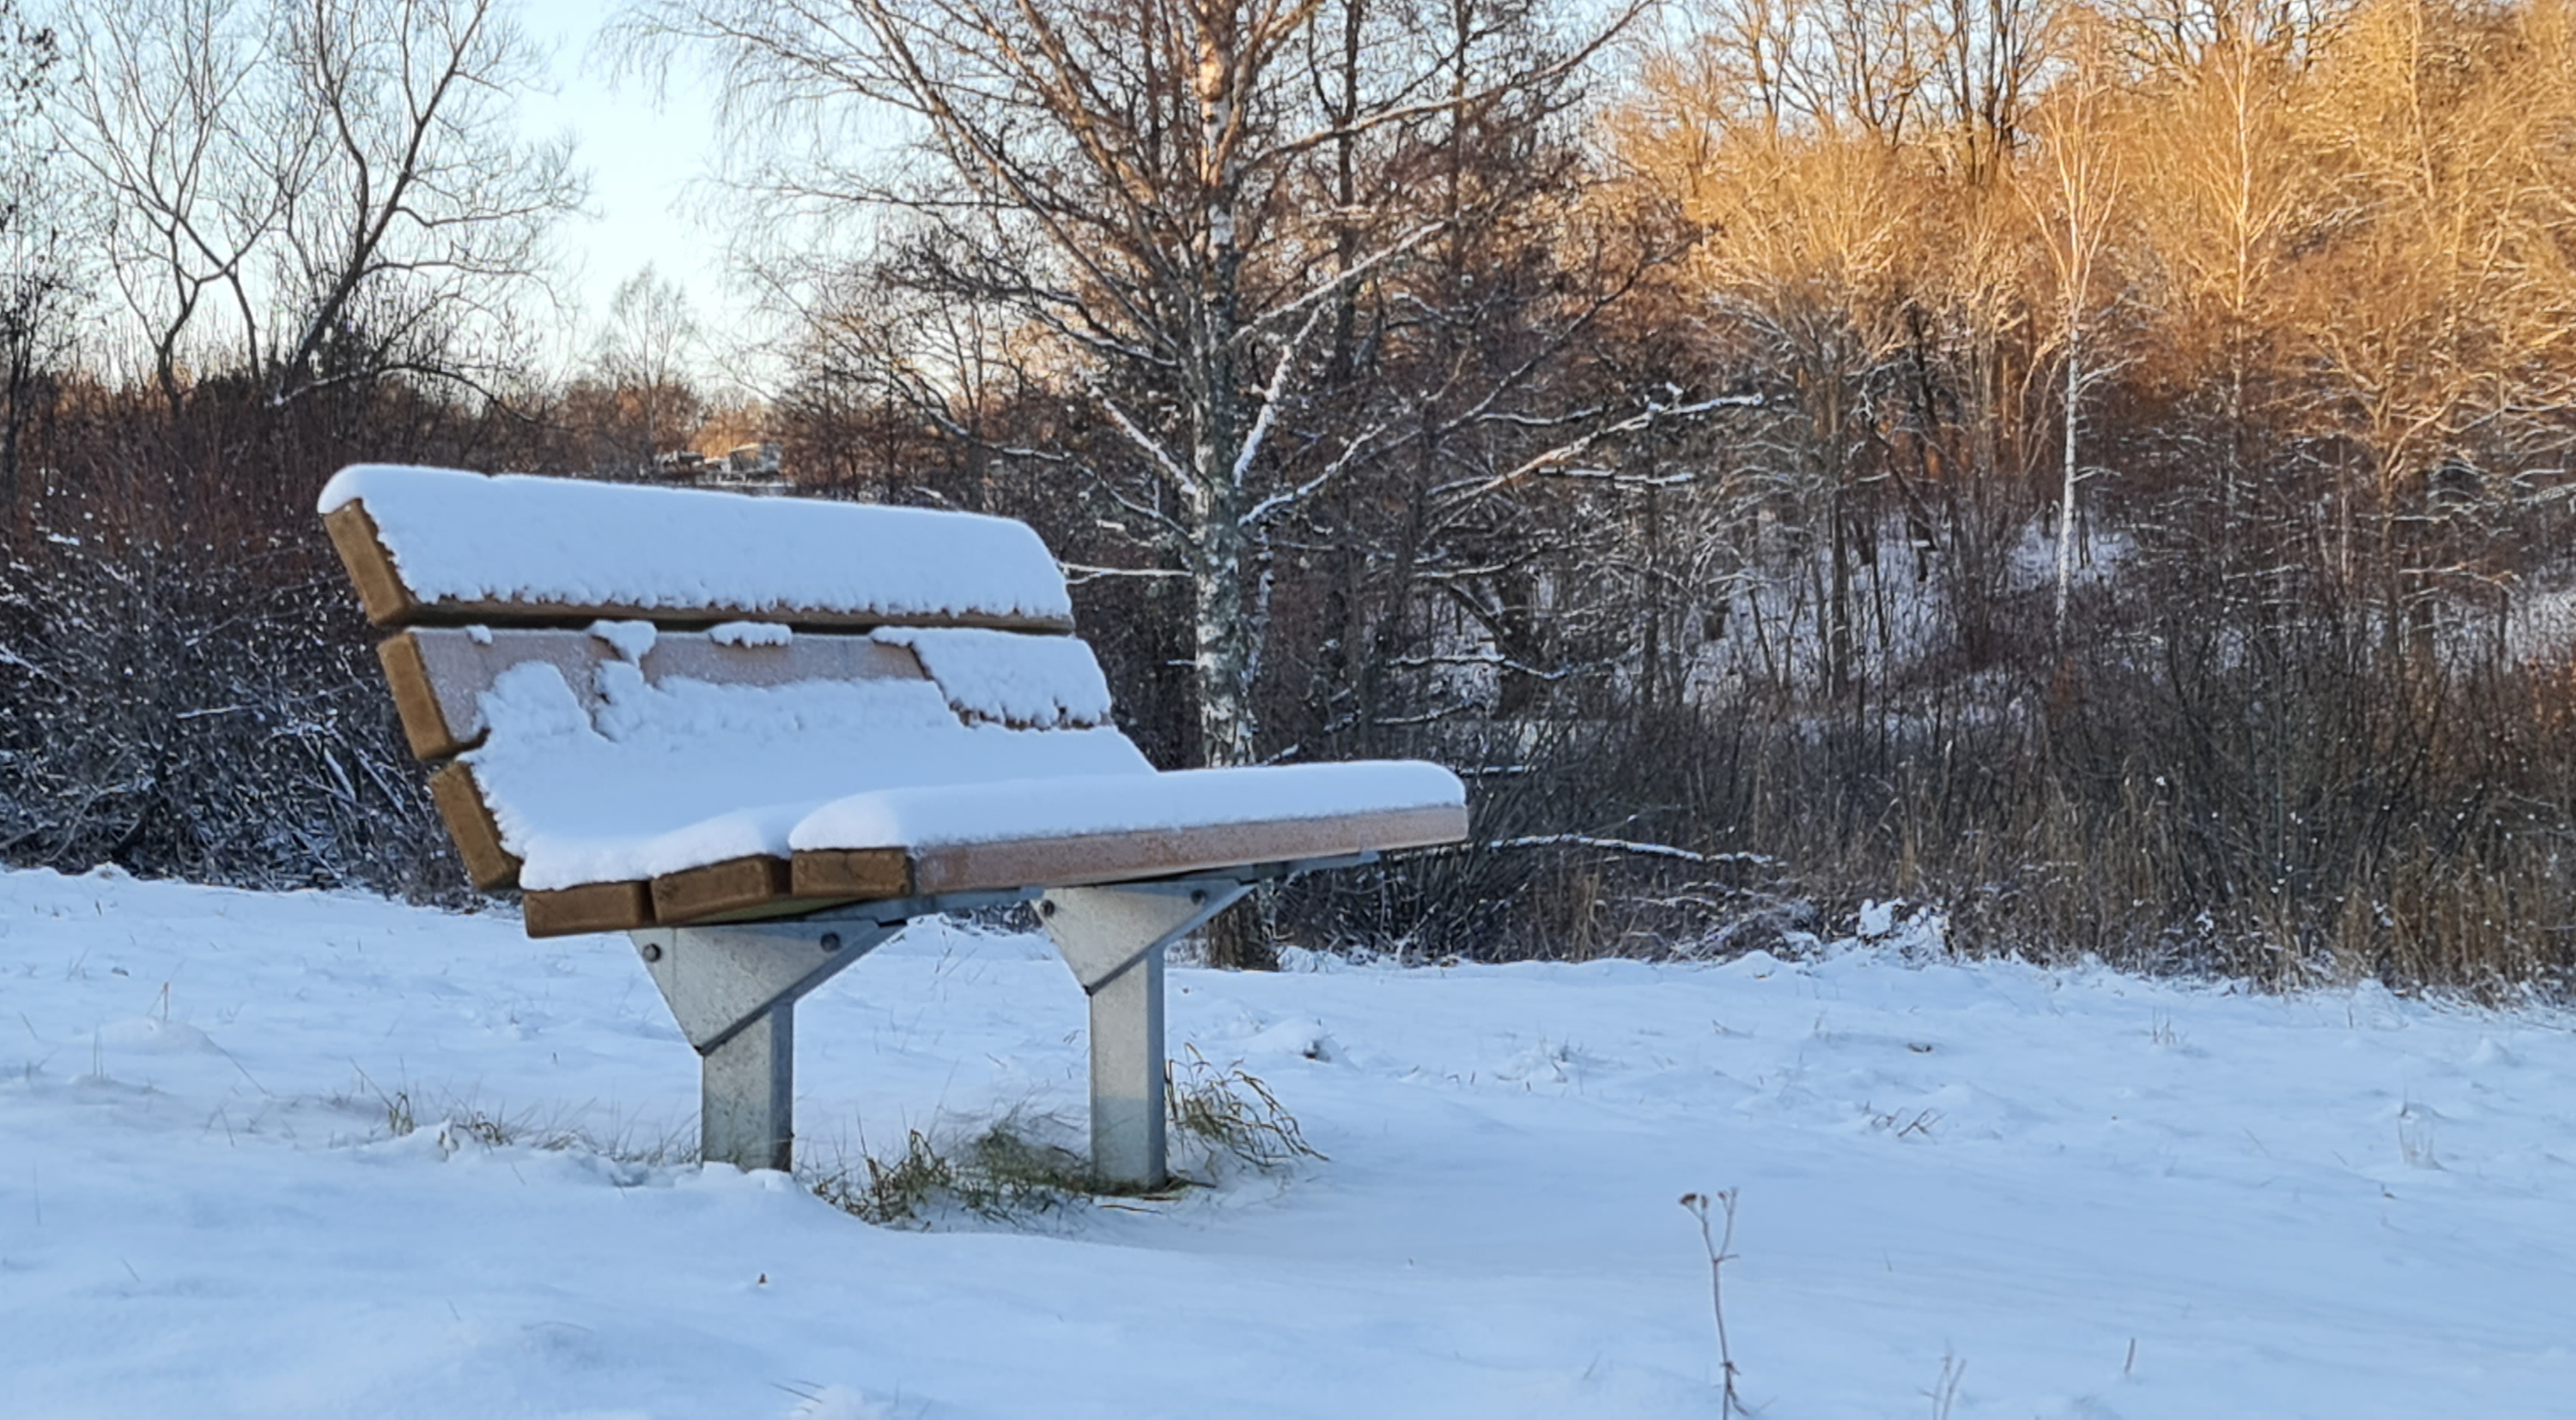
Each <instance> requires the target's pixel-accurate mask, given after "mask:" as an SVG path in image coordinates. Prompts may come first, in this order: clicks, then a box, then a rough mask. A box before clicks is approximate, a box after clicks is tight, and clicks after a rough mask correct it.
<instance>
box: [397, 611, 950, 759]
mask: <svg viewBox="0 0 2576 1420" xmlns="http://www.w3.org/2000/svg"><path fill="white" fill-rule="evenodd" d="M616 654H617V653H616V650H615V648H613V647H611V646H610V645H609V644H608V643H607V642H605V641H602V640H601V639H599V638H598V637H596V636H593V635H591V634H589V633H588V632H586V631H565V630H558V629H532V628H528V627H497V628H488V629H485V630H482V631H480V632H472V631H466V630H462V629H459V628H454V627H422V628H415V629H413V630H408V631H403V632H400V633H397V634H396V635H394V636H391V637H388V638H386V640H385V642H384V643H383V644H382V645H380V646H378V647H377V648H376V655H377V659H379V660H380V661H382V662H383V664H384V668H385V682H386V684H388V685H390V686H391V687H392V688H393V693H394V706H395V708H396V709H398V710H400V711H401V712H402V722H403V734H404V736H405V738H407V739H408V740H409V741H410V742H411V751H412V753H413V754H415V755H418V756H420V757H421V758H423V759H442V758H445V757H447V756H449V755H454V754H461V753H463V752H464V751H466V750H468V749H471V748H473V747H474V746H475V745H476V744H478V743H480V742H481V741H482V739H483V735H484V733H485V730H486V726H485V725H484V723H483V703H482V697H483V693H484V692H485V691H488V690H490V689H491V688H492V684H493V682H494V681H496V680H498V679H499V678H500V676H501V674H502V673H503V672H505V671H508V670H510V669H511V668H513V667H515V666H520V665H525V664H527V663H528V662H530V661H543V662H544V663H546V664H547V665H550V666H553V667H554V668H555V669H556V670H557V671H559V672H561V673H562V675H563V678H564V684H565V685H566V686H568V687H570V688H571V690H572V692H573V694H574V695H575V696H576V697H577V698H579V699H580V700H581V701H582V703H583V706H584V708H585V709H590V710H594V711H595V710H596V709H597V708H598V703H597V702H598V676H597V670H598V667H599V666H600V665H601V664H603V663H605V662H607V661H610V660H613V659H615V657H616ZM641 669H642V671H643V672H644V679H645V680H646V681H647V682H648V683H651V684H655V685H658V684H660V683H662V682H663V681H664V680H666V679H669V678H672V677H685V678H687V679H690V680H703V681H711V682H714V683H716V684H719V685H786V684H791V683H793V682H797V681H809V680H841V681H850V680H923V679H927V677H926V676H925V675H924V674H923V672H922V669H921V662H920V660H919V659H918V658H916V657H915V656H914V655H913V653H912V652H910V651H908V650H906V649H904V648H903V647H901V646H888V645H881V644H879V643H877V642H875V641H871V640H869V639H867V638H866V637H864V636H833V635H808V636H799V637H797V638H796V639H794V640H792V641H790V642H788V643H787V644H786V645H783V646H737V645H731V644H727V643H721V642H716V641H711V640H709V639H707V638H706V637H705V636H703V635H700V634H698V633H696V632H675V633H673V634H671V635H669V636H663V637H658V638H656V639H655V641H654V642H653V649H651V650H650V651H647V652H645V653H644V659H643V662H642V665H641Z"/></svg>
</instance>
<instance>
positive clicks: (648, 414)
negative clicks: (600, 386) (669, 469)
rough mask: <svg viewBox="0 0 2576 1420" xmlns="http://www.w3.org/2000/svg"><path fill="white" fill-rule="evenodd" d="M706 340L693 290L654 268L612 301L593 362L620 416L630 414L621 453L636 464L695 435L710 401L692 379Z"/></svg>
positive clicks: (628, 282)
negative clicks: (693, 304) (693, 305)
mask: <svg viewBox="0 0 2576 1420" xmlns="http://www.w3.org/2000/svg"><path fill="white" fill-rule="evenodd" d="M702 339H703V332H701V331H700V329H699V327H698V318H697V313H696V312H695V311H693V310H692V309H691V308H690V306H689V294H688V292H687V291H685V290H683V289H681V287H680V285H679V284H678V283H677V282H674V281H672V280H671V279H670V278H669V277H666V276H664V275H662V274H661V273H660V272H658V271H655V270H654V269H653V267H652V266H651V265H650V264H649V263H648V264H646V266H645V267H644V269H643V270H641V271H638V272H636V273H635V274H634V275H632V276H629V277H627V278H626V279H625V280H624V281H621V282H619V283H617V290H616V291H615V292H613V293H612V294H611V295H610V296H609V298H608V320H607V323H606V325H605V326H603V327H602V329H601V330H600V332H599V342H598V346H597V349H596V351H595V353H594V354H593V356H592V360H593V363H594V364H595V365H596V366H597V367H598V369H599V372H600V374H601V375H602V376H603V377H605V379H606V380H607V383H608V385H609V388H610V389H611V390H612V391H613V392H614V394H615V396H616V398H617V401H618V403H619V404H620V405H621V406H622V407H623V410H622V412H629V413H631V414H632V429H631V431H630V434H629V436H628V437H626V438H624V439H623V440H622V441H621V443H622V447H621V449H620V452H621V453H622V454H624V455H625V457H626V461H627V462H628V463H629V464H630V465H632V464H636V463H641V462H644V461H646V460H649V459H651V458H652V457H653V456H654V455H655V454H658V453H661V452H664V451H666V450H670V449H676V448H678V447H680V445H681V444H682V443H684V442H685V441H686V440H687V439H688V438H689V436H690V435H691V434H692V433H694V432H695V431H696V427H697V422H698V415H699V413H700V411H701V409H702V407H703V404H704V401H703V399H702V398H701V396H700V395H699V393H698V390H697V386H696V382H695V379H694V378H693V377H694V375H695V374H696V367H697V362H698V360H699V358H700V356H701V354H702V353H703V351H702V346H701V342H702Z"/></svg>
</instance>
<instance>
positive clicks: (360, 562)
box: [322, 503, 416, 626]
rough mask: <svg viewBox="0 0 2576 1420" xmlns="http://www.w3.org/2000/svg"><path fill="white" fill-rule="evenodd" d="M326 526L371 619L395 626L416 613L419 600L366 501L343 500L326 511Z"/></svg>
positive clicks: (360, 603) (359, 598)
mask: <svg viewBox="0 0 2576 1420" xmlns="http://www.w3.org/2000/svg"><path fill="white" fill-rule="evenodd" d="M322 527H323V530H324V531H326V532H328V533H330V535H331V546H333V547H334V548H337V549H338V550H339V553H340V563H341V565H342V566H344V567H347V568H348V569H349V582H350V584H351V585H352V586H355V587H356V588H357V589H358V605H359V606H360V607H362V608H364V609H365V611H366V613H367V620H369V621H372V622H374V623H375V624H376V625H378V626H391V625H394V624H396V623H398V622H400V621H402V620H403V619H404V618H406V617H407V616H409V615H410V614H411V613H412V611H413V610H414V608H415V606H416V603H415V602H414V601H413V600H412V595H411V591H410V589H409V588H407V587H405V586H404V585H403V579H402V573H401V572H399V571H398V570H396V569H395V567H394V559H393V557H392V555H391V554H389V553H387V552H386V551H385V544H384V539H383V538H381V537H379V536H377V535H376V520H375V519H373V518H371V517H368V516H367V510H366V507H365V506H364V505H363V504H359V503H343V504H341V505H340V506H339V507H337V508H334V509H332V510H331V511H330V512H328V513H325V514H323V515H322Z"/></svg>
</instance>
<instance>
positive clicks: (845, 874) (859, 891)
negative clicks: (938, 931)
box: [788, 848, 1016, 902]
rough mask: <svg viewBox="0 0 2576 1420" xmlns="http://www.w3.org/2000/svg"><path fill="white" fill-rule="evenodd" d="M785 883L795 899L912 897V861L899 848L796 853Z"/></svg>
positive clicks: (848, 899)
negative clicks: (793, 865) (792, 867)
mask: <svg viewBox="0 0 2576 1420" xmlns="http://www.w3.org/2000/svg"><path fill="white" fill-rule="evenodd" d="M788 883H789V887H790V889H791V890H792V891H793V892H794V893H795V895H796V896H798V897H820V898H837V899H840V900H842V901H850V902H872V901H875V900H877V899H880V898H888V897H910V896H912V895H913V892H912V884H913V875H912V858H911V855H909V854H907V853H905V852H904V851H903V850H902V849H900V848H844V849H825V850H822V851H819V852H808V853H799V854H797V855H796V862H795V867H794V869H793V871H792V872H791V873H790V874H789V878H788ZM1015 886H1016V884H1015Z"/></svg>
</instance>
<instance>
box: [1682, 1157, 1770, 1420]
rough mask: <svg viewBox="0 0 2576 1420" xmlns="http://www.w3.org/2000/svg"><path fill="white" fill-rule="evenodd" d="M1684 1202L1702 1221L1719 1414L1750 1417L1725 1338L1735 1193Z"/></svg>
mask: <svg viewBox="0 0 2576 1420" xmlns="http://www.w3.org/2000/svg"><path fill="white" fill-rule="evenodd" d="M1681 1203H1682V1206H1683V1207H1684V1208H1687V1209H1689V1210H1690V1213H1691V1216H1692V1217H1694V1218H1697V1219H1699V1241H1700V1246H1701V1247H1703V1248H1705V1249H1706V1250H1707V1252H1708V1306H1709V1311H1710V1312H1711V1313H1712V1314H1713V1315H1714V1316H1715V1317H1716V1318H1717V1366H1718V1372H1719V1379H1720V1384H1722V1385H1723V1386H1724V1387H1725V1397H1724V1400H1723V1401H1722V1402H1721V1408H1720V1414H1721V1415H1725V1416H1736V1415H1750V1414H1752V1413H1753V1412H1752V1411H1751V1410H1749V1409H1747V1408H1746V1407H1745V1404H1744V1398H1743V1397H1742V1396H1741V1395H1738V1394H1737V1393H1736V1389H1735V1377H1736V1369H1735V1348H1734V1346H1733V1345H1732V1344H1731V1343H1730V1342H1728V1340H1727V1339H1726V1285H1725V1282H1726V1278H1725V1273H1726V1264H1727V1263H1729V1262H1732V1261H1734V1260H1735V1250H1734V1249H1735V1190H1734V1189H1732V1188H1724V1189H1720V1190H1718V1191H1717V1192H1716V1193H1715V1194H1714V1195H1711V1194H1706V1193H1685V1194H1683V1195H1682V1198H1681ZM1712 1203H1714V1204H1715V1205H1716V1210H1717V1213H1718V1216H1719V1218H1720V1220H1721V1222H1720V1225H1719V1226H1718V1227H1717V1228H1715V1229H1714V1230H1712V1228H1711V1226H1710V1223H1709V1209H1710V1205H1711V1204H1712Z"/></svg>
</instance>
